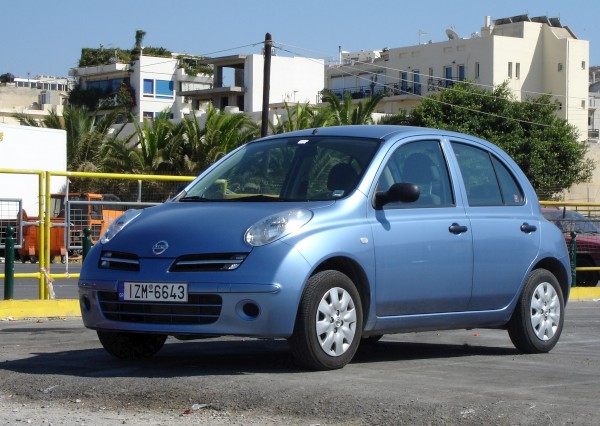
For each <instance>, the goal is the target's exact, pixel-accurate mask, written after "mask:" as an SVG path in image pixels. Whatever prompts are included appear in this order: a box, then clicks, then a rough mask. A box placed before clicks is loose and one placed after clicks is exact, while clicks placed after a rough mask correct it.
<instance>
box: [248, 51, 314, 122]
mask: <svg viewBox="0 0 600 426" xmlns="http://www.w3.org/2000/svg"><path fill="white" fill-rule="evenodd" d="M263 76H264V58H263V56H262V55H249V56H248V57H247V58H246V67H245V75H244V82H245V87H246V89H248V91H247V92H246V95H245V105H244V111H245V112H255V111H261V110H262V92H263V87H264V84H263ZM324 87H325V63H324V61H323V60H322V59H311V58H300V57H284V56H273V57H271V87H270V91H269V103H270V104H278V103H282V102H284V101H287V102H288V103H296V102H299V103H306V102H308V103H310V104H315V103H316V102H317V97H318V94H319V92H320V91H321V90H323V88H324Z"/></svg>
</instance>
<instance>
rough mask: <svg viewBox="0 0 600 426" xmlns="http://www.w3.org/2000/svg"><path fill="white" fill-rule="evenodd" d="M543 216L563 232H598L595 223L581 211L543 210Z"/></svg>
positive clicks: (599, 231)
mask: <svg viewBox="0 0 600 426" xmlns="http://www.w3.org/2000/svg"><path fill="white" fill-rule="evenodd" d="M543 213H544V216H545V217H546V219H548V220H549V221H551V222H553V223H554V224H555V225H556V226H558V227H559V228H560V230H561V231H563V232H576V233H578V234H599V233H600V229H598V227H597V226H596V224H595V223H594V222H592V221H590V220H589V219H587V218H586V217H585V216H583V215H582V214H581V213H578V212H575V211H571V210H556V211H544V212H543Z"/></svg>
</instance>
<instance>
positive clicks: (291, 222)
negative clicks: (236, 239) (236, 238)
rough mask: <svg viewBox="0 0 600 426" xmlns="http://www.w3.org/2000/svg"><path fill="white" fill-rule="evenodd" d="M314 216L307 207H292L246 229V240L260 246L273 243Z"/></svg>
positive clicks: (252, 244)
mask: <svg viewBox="0 0 600 426" xmlns="http://www.w3.org/2000/svg"><path fill="white" fill-rule="evenodd" d="M312 217H313V213H312V212H311V211H310V210H307V209H290V210H286V211H283V212H281V213H277V214H274V215H272V216H268V217H266V218H264V219H262V220H260V221H259V222H256V223H255V224H254V225H252V226H251V227H250V228H248V230H247V231H246V234H245V235H244V240H245V241H246V242H247V243H248V244H250V245H251V246H254V247H258V246H264V245H265V244H269V243H272V242H273V241H276V240H278V239H280V238H282V237H285V236H286V235H288V234H290V233H292V232H294V231H295V230H297V229H299V228H301V227H302V226H304V225H306V224H307V223H308V221H309V220H311V219H312Z"/></svg>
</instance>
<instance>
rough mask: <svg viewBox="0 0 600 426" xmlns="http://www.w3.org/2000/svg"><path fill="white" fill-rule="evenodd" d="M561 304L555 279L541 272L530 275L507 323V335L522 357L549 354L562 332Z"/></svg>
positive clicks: (562, 299)
mask: <svg viewBox="0 0 600 426" xmlns="http://www.w3.org/2000/svg"><path fill="white" fill-rule="evenodd" d="M564 307H565V302H564V298H563V294H562V290H561V289H560V286H559V285H558V280H557V279H556V277H555V276H554V275H553V274H552V273H551V272H550V271H547V270H545V269H536V270H535V271H532V272H531V274H530V275H529V278H528V279H527V283H526V284H525V287H524V288H523V292H522V293H521V296H520V298H519V301H518V303H517V306H516V308H515V311H514V313H513V315H512V318H511V320H510V322H509V323H508V334H509V336H510V339H511V340H512V342H513V344H514V345H515V347H516V348H517V349H518V350H519V351H521V352H524V353H542V352H548V351H550V350H551V349H552V348H553V347H554V346H555V345H556V343H557V342H558V339H559V337H560V334H561V332H562V328H563V322H564V315H563V313H564Z"/></svg>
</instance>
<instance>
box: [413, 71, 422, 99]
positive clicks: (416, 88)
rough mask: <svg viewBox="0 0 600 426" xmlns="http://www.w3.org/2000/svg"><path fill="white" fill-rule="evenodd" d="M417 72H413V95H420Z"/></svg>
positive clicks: (419, 77)
mask: <svg viewBox="0 0 600 426" xmlns="http://www.w3.org/2000/svg"><path fill="white" fill-rule="evenodd" d="M419 72H420V71H419V70H414V71H413V92H414V93H415V95H420V94H421V74H420V73H419Z"/></svg>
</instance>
